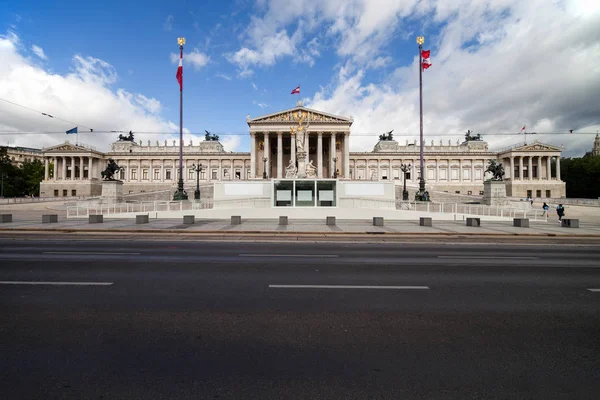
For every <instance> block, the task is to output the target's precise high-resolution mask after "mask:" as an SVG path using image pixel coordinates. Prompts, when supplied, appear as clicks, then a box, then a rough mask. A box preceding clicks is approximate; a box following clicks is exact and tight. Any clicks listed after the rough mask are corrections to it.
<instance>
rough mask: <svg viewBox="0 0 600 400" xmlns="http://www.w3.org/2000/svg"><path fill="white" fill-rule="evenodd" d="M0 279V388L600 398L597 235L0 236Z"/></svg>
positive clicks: (56, 394)
mask: <svg viewBox="0 0 600 400" xmlns="http://www.w3.org/2000/svg"><path fill="white" fill-rule="evenodd" d="M0 281H2V282H0V350H1V354H2V356H1V357H0V393H1V395H0V396H1V398H3V399H62V398H65V399H88V398H89V399H155V398H162V399H216V398H219V399H292V398H294V399H295V398H299V399H597V398H598V397H599V396H600V394H599V393H600V246H597V245H567V244H562V243H561V242H560V241H556V242H554V243H550V244H547V245H541V244H533V245H528V244H527V243H526V242H524V241H523V240H521V241H520V242H517V243H515V244H509V243H502V244H468V243H462V244H461V243H451V244H445V243H428V244H425V245H417V244H410V243H405V244H361V243H349V244H346V243H317V244H314V243H313V244H311V243H263V244H260V243H256V244H253V243H215V242H193V241H188V242H182V243H177V242H173V241H168V242H167V241H164V242H161V241H144V240H131V241H125V242H120V241H119V240H111V241H106V240H53V241H48V240H46V241H45V240H23V239H18V240H6V239H0ZM32 283H36V284H32ZM342 286H343V287H342ZM590 289H592V290H590ZM593 289H599V290H598V291H593Z"/></svg>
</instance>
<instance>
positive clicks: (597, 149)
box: [592, 133, 600, 157]
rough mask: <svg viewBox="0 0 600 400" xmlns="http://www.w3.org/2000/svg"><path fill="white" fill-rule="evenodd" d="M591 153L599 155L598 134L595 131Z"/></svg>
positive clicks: (599, 142) (599, 141)
mask: <svg viewBox="0 0 600 400" xmlns="http://www.w3.org/2000/svg"><path fill="white" fill-rule="evenodd" d="M592 155H593V156H595V157H600V136H599V135H598V134H597V133H596V139H595V140H594V148H593V149H592Z"/></svg>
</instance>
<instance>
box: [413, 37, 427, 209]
mask: <svg viewBox="0 0 600 400" xmlns="http://www.w3.org/2000/svg"><path fill="white" fill-rule="evenodd" d="M423 43H425V37H424V36H417V44H418V45H419V128H420V132H419V137H420V140H421V141H420V142H419V168H420V171H419V190H418V191H417V194H416V195H415V200H418V201H428V200H429V198H428V196H427V195H426V194H425V177H424V175H423V174H424V173H425V168H424V166H423V164H424V162H423V143H424V141H423V57H422V51H423Z"/></svg>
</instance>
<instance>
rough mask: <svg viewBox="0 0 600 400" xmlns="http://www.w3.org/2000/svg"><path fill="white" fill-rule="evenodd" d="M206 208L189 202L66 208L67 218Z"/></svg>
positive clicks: (95, 205)
mask: <svg viewBox="0 0 600 400" xmlns="http://www.w3.org/2000/svg"><path fill="white" fill-rule="evenodd" d="M201 208H207V207H206V205H204V204H202V203H201V202H200V203H199V204H196V202H191V201H140V202H127V203H113V204H90V205H84V204H79V205H76V206H71V207H67V218H78V217H87V216H89V215H107V216H108V215H114V214H124V213H148V212H157V211H184V210H192V209H201Z"/></svg>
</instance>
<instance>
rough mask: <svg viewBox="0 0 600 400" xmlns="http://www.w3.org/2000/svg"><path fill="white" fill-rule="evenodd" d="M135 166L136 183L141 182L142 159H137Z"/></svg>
mask: <svg viewBox="0 0 600 400" xmlns="http://www.w3.org/2000/svg"><path fill="white" fill-rule="evenodd" d="M137 164H138V167H137V170H138V171H137V174H138V176H137V181H138V182H141V181H142V159H141V158H138V159H137Z"/></svg>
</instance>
